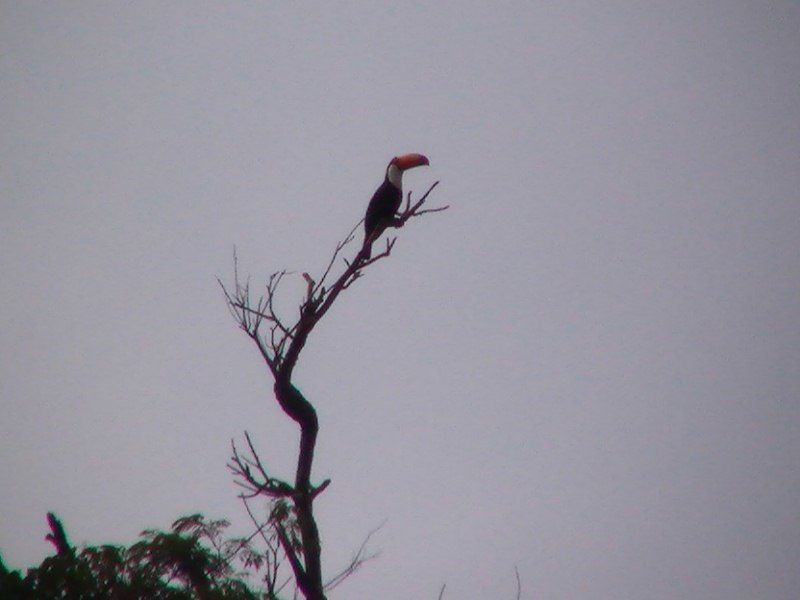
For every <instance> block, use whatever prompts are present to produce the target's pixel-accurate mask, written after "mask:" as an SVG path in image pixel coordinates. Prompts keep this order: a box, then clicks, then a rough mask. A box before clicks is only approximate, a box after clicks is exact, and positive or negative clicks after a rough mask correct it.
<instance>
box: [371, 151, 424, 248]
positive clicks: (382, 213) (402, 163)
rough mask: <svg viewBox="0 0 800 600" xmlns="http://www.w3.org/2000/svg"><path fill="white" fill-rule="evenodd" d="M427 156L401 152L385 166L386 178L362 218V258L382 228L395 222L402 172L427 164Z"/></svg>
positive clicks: (400, 191)
mask: <svg viewBox="0 0 800 600" xmlns="http://www.w3.org/2000/svg"><path fill="white" fill-rule="evenodd" d="M429 164H430V162H428V158H427V157H426V156H423V155H422V154H416V153H414V154H403V155H402V156H395V157H394V158H393V159H392V160H391V161H390V162H389V165H388V166H387V167H386V178H385V179H384V180H383V183H382V184H381V185H380V187H379V188H378V189H377V190H375V193H374V194H373V195H372V200H370V201H369V206H368V207H367V216H366V217H365V218H364V247H365V248H366V252H365V253H364V258H369V257H370V255H371V253H372V242H374V241H375V240H376V239H378V237H379V236H380V235H381V233H383V231H384V229H386V228H387V227H389V226H390V225H394V224H395V223H396V222H397V216H396V215H397V211H398V210H400V205H401V204H402V202H403V172H405V171H407V170H408V169H413V168H414V167H421V166H422V165H429Z"/></svg>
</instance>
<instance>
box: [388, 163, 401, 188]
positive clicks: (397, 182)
mask: <svg viewBox="0 0 800 600" xmlns="http://www.w3.org/2000/svg"><path fill="white" fill-rule="evenodd" d="M386 179H388V180H389V183H391V184H392V185H393V186H394V187H396V188H397V189H398V190H401V189H403V172H402V171H401V170H400V169H398V168H397V165H389V168H388V169H386Z"/></svg>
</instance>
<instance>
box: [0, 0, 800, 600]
mask: <svg viewBox="0 0 800 600" xmlns="http://www.w3.org/2000/svg"><path fill="white" fill-rule="evenodd" d="M0 122H2V127H1V128H0V209H1V210H2V212H1V213H0V215H1V216H2V218H1V219H0V242H1V243H2V252H0V299H2V320H1V321H0V403H1V404H0V408H2V413H1V414H2V419H0V552H1V553H2V556H3V558H4V560H5V561H6V562H7V563H8V564H9V565H10V566H12V567H15V568H27V567H29V566H32V565H34V564H38V562H39V561H41V560H42V559H43V558H44V557H45V556H46V555H48V554H49V553H50V552H51V551H52V548H51V547H50V545H49V544H47V543H46V542H45V541H44V535H45V533H46V532H47V529H46V522H45V513H46V512H47V511H49V510H52V511H55V512H56V513H57V514H58V515H60V517H61V518H62V519H63V520H64V523H65V525H66V527H67V530H68V532H69V533H70V535H71V537H72V540H73V541H74V542H75V543H77V544H82V543H91V544H98V543H108V542H112V543H124V544H130V543H131V542H133V541H134V540H135V538H136V536H137V535H138V533H139V532H140V531H141V530H142V529H144V528H148V527H161V528H165V527H168V526H169V524H170V523H171V522H172V521H173V520H174V519H175V518H177V517H178V516H180V515H183V514H189V513H193V512H202V513H204V514H206V515H207V516H209V517H215V518H219V517H227V518H229V519H230V520H232V521H233V522H234V526H233V530H234V531H235V532H245V531H246V530H247V528H248V520H247V517H246V514H245V513H244V511H243V510H242V507H241V505H240V503H239V501H238V500H237V499H236V494H237V493H238V488H237V487H235V486H234V484H233V483H232V478H231V475H230V474H229V473H228V471H227V470H226V468H225V463H226V461H227V459H228V455H229V443H230V440H231V438H236V439H238V440H241V439H242V432H243V431H244V430H245V429H247V430H249V431H250V432H251V434H252V436H253V438H254V441H255V442H256V444H257V445H258V447H259V449H260V450H261V454H262V457H263V458H264V459H265V460H266V462H267V463H268V464H269V465H270V467H272V468H273V470H274V472H275V473H276V474H277V475H280V476H283V477H285V478H287V479H291V478H292V476H293V467H294V460H295V459H294V457H295V452H296V445H297V432H296V427H295V425H294V424H293V423H292V422H290V421H289V420H288V419H287V418H286V417H285V416H284V415H283V414H282V413H281V412H280V410H279V409H278V407H277V406H276V404H275V402H274V399H273V397H272V394H271V387H272V386H271V381H270V378H269V376H268V373H267V371H266V369H265V367H264V365H263V363H262V362H261V361H260V358H259V355H258V353H257V350H256V348H255V347H254V346H253V345H252V344H251V343H250V341H249V340H248V339H247V338H246V336H244V335H243V334H242V333H241V332H240V331H238V330H237V328H236V326H235V324H234V322H233V321H232V320H231V318H230V316H229V314H228V311H227V310H226V307H225V304H224V301H223V297H222V294H221V292H220V289H219V287H218V285H217V283H216V281H215V277H216V276H220V277H221V278H223V279H224V280H226V281H229V282H230V281H231V279H232V249H233V246H234V245H236V246H237V249H238V255H239V261H240V269H241V270H242V271H243V272H245V273H250V274H252V276H253V282H254V284H255V283H256V282H260V281H265V280H266V278H267V276H268V275H269V273H271V272H273V271H276V270H280V269H288V270H291V271H296V274H295V275H294V276H293V277H292V278H290V279H288V280H287V282H286V285H285V289H284V290H283V291H284V293H285V296H284V297H283V299H282V304H281V306H282V307H283V308H284V310H286V311H287V313H288V314H294V313H293V311H294V310H295V309H294V306H295V304H296V303H297V301H298V300H299V298H300V296H301V294H302V291H303V289H304V283H303V281H302V279H301V277H300V273H302V272H303V271H309V272H311V273H312V274H313V273H320V271H321V269H322V268H323V267H324V266H325V264H326V262H327V260H328V258H329V256H330V253H331V251H332V249H333V248H334V246H335V244H336V242H337V241H338V240H339V239H341V238H342V237H343V236H344V235H345V234H346V233H347V232H348V231H349V230H350V228H351V227H352V226H353V225H354V224H355V223H356V222H357V221H358V220H359V219H360V218H361V217H362V215H363V212H364V210H365V208H366V205H367V202H368V200H369V198H370V196H371V194H372V192H373V190H374V189H375V188H376V187H377V186H378V185H379V184H380V182H381V180H382V178H383V174H384V169H385V167H386V163H387V162H388V161H389V159H390V158H392V156H394V155H396V154H399V153H403V152H422V153H424V154H426V155H427V156H429V157H430V161H431V166H430V167H429V168H424V169H417V170H415V171H412V172H410V173H409V174H408V175H407V176H406V178H405V184H406V187H407V189H408V188H410V189H413V190H414V191H415V192H417V193H418V194H419V193H420V192H422V191H424V190H425V189H426V188H427V186H428V185H430V183H432V182H433V181H436V180H440V181H441V185H440V187H439V188H437V189H436V191H435V192H434V193H433V194H432V197H431V200H430V202H431V206H436V205H441V204H449V205H451V209H450V210H448V211H446V212H444V213H441V214H435V215H429V216H426V217H424V218H422V219H417V220H415V221H414V222H413V223H412V224H411V225H410V226H407V227H406V228H404V229H403V230H402V231H400V232H399V239H398V241H397V244H396V246H395V249H394V252H393V255H392V257H391V258H390V259H389V260H386V261H382V262H380V263H378V264H376V265H375V266H373V267H371V268H370V269H369V270H368V272H367V273H366V274H365V277H364V278H363V279H361V280H359V281H358V283H357V284H356V285H354V286H353V287H352V288H350V289H349V290H347V292H346V294H344V295H343V296H342V297H340V299H339V300H338V302H337V304H336V305H335V307H334V309H333V310H332V311H331V312H330V313H329V314H328V315H327V316H326V317H325V320H324V321H323V322H322V323H321V324H320V326H319V327H318V329H317V330H316V331H315V332H314V335H313V337H312V338H311V340H310V342H309V344H308V346H307V348H306V349H305V351H304V353H303V355H302V357H301V362H300V365H299V367H298V370H297V371H296V382H297V384H298V386H299V387H300V388H301V389H302V390H303V391H304V392H305V394H306V395H307V397H308V398H309V399H310V400H311V401H312V402H313V403H315V405H316V407H317V410H318V412H319V417H320V421H321V433H320V437H319V442H318V446H317V459H316V462H315V465H314V479H315V480H316V481H318V482H319V481H321V480H322V479H324V478H327V477H330V478H332V480H333V483H332V485H331V486H330V487H329V488H328V490H327V491H326V492H325V493H324V494H323V495H322V496H320V497H319V499H318V501H317V504H316V506H317V514H318V519H319V525H320V527H321V531H322V538H323V544H324V554H323V567H324V570H325V572H326V573H328V574H329V575H331V574H333V573H335V572H336V571H338V569H339V568H340V567H342V566H343V565H344V564H346V563H347V561H348V560H349V557H350V555H351V552H352V551H353V549H355V548H356V547H358V545H359V544H360V542H361V540H362V539H363V537H364V535H366V533H367V532H368V531H369V530H371V529H372V528H374V527H375V526H376V525H378V524H380V523H381V522H382V521H383V520H384V519H387V518H388V522H387V523H386V525H385V526H384V527H383V529H382V530H381V531H380V533H379V534H378V535H377V536H376V538H375V539H374V542H373V543H372V546H371V547H372V548H373V549H375V550H380V551H381V556H380V558H379V559H377V560H375V561H373V562H371V563H370V564H369V565H368V566H366V567H365V568H364V570H363V571H361V572H359V573H358V574H357V575H356V576H355V577H353V578H352V579H351V580H349V581H348V582H347V583H346V584H343V585H342V586H341V587H340V588H338V589H337V590H336V591H335V592H334V593H331V595H330V597H331V598H332V599H335V598H347V599H356V600H358V599H367V598H375V597H381V598H398V599H399V598H436V596H437V594H438V591H439V588H440V586H441V584H442V583H445V582H446V583H447V593H446V595H445V598H451V599H456V598H513V597H514V594H515V589H516V583H515V577H514V566H515V565H516V567H517V568H518V569H519V572H520V576H521V579H522V587H523V598H526V599H533V598H537V599H548V600H549V599H566V600H569V599H574V598H592V599H619V598H631V599H638V598H650V599H662V598H663V599H673V598H703V599H717V598H718V599H726V600H729V599H732V598H736V599H738V598H742V599H745V598H759V599H794V598H797V597H798V594H800V569H798V565H800V518H798V513H799V512H800V374H798V367H799V366H800V240H799V239H798V238H799V237H800V198H799V197H798V190H800V3H797V2H769V1H765V2H749V1H734V0H728V1H725V2H722V1H717V2H684V1H677V2H669V3H666V2H661V3H648V2H631V1H626V2H616V1H610V2H558V3H556V2H519V3H513V2H511V3H505V2H504V3H482V2H475V3H471V2H437V3H433V4H431V3H420V4H417V3H397V2H393V3H379V2H347V3H328V2H325V3H296V4H289V3H267V2H259V3H197V2H171V3H162V2H135V3H129V2H110V3H109V2H103V3H92V2H81V3H79V4H74V3H44V2H41V3H36V2H2V3H0Z"/></svg>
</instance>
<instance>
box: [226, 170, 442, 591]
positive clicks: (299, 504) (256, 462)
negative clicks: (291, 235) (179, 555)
mask: <svg viewBox="0 0 800 600" xmlns="http://www.w3.org/2000/svg"><path fill="white" fill-rule="evenodd" d="M438 183H439V182H438V181H437V182H435V183H434V184H433V185H431V187H430V188H429V189H428V191H427V192H425V194H424V195H423V196H422V197H421V198H420V199H419V200H418V201H416V202H415V203H413V204H412V202H411V193H410V192H409V193H408V195H407V197H406V203H405V206H404V208H403V210H402V212H400V213H399V214H398V215H397V216H396V218H395V219H394V221H393V222H392V223H391V224H390V227H393V228H398V227H402V226H403V225H405V224H406V223H407V222H408V221H409V220H410V219H412V218H413V217H418V216H420V215H423V214H426V213H431V212H437V211H441V210H445V209H447V208H448V207H447V206H443V207H440V208H434V209H424V210H423V209H422V206H423V205H424V204H425V201H426V200H427V198H428V195H429V194H430V193H431V192H432V191H433V189H434V188H435V187H436V186H437V185H438ZM360 224H361V223H358V224H357V225H356V226H355V227H354V228H353V229H352V230H351V232H350V233H349V234H348V235H347V237H345V239H344V240H342V241H341V242H339V243H338V244H337V246H336V248H335V250H334V252H333V256H332V257H331V259H330V261H329V262H328V264H327V267H326V268H325V270H324V271H323V273H322V275H321V276H319V277H318V279H316V280H315V279H314V278H312V277H311V275H309V274H308V273H303V277H304V279H305V281H306V284H307V288H306V292H305V294H304V297H303V299H302V301H301V303H300V307H299V315H298V317H297V319H296V321H294V322H293V323H289V322H287V321H286V320H285V319H284V318H283V317H281V316H280V315H279V314H278V313H277V311H276V309H275V298H276V296H277V294H278V290H279V288H280V284H281V282H282V281H283V279H284V277H285V276H286V275H287V271H279V272H276V273H273V274H272V276H271V277H270V278H269V281H268V282H267V284H266V291H265V292H264V294H263V295H261V296H259V297H258V299H257V300H255V301H254V300H253V298H251V293H250V282H249V280H246V281H244V282H243V281H241V280H240V278H239V273H238V264H237V259H236V256H235V254H234V287H233V289H228V288H226V287H225V285H223V283H222V282H221V281H220V285H221V286H222V289H223V292H224V293H225V298H226V299H227V302H228V308H229V309H230V311H231V314H232V315H233V318H234V319H235V320H236V322H237V324H238V325H239V327H240V328H241V329H242V331H244V332H245V333H246V334H247V335H248V336H249V337H250V339H252V340H253V342H254V343H255V345H256V347H257V348H258V350H259V352H260V353H261V357H262V358H263V360H264V362H265V363H266V365H267V367H268V369H269V371H270V373H271V375H272V377H273V380H274V386H273V389H274V392H275V399H276V400H277V401H278V404H279V405H280V407H281V409H282V410H283V412H285V413H286V414H287V415H288V416H289V417H290V418H291V419H293V420H294V421H295V422H296V423H297V424H298V426H299V427H300V446H299V451H298V456H297V469H296V472H295V477H294V482H293V483H289V482H288V481H284V480H281V479H278V478H276V477H275V476H273V475H272V474H271V473H270V472H269V471H268V470H267V468H266V466H265V465H264V463H263V461H262V460H261V459H260V458H259V455H258V453H257V452H256V450H255V448H254V446H253V443H252V441H251V439H250V436H249V435H248V434H247V432H245V440H246V442H247V446H248V448H247V453H246V454H242V453H241V452H240V451H239V450H238V449H237V447H236V444H235V443H233V442H232V443H231V444H232V450H233V454H232V457H231V461H230V463H229V465H228V466H229V468H230V469H231V471H232V472H233V473H234V475H235V477H236V482H237V483H238V484H239V485H240V486H242V487H243V488H244V490H245V491H244V492H243V493H242V497H243V499H245V500H247V499H249V498H254V497H256V496H263V497H266V498H268V499H270V500H271V501H272V506H273V509H272V510H271V514H270V517H269V519H268V522H269V524H270V526H271V527H272V530H273V531H274V534H275V537H276V538H277V540H278V543H279V544H280V547H281V549H282V551H283V553H284V554H285V556H286V560H287V562H288V563H289V565H290V566H291V569H292V573H293V575H294V581H295V583H296V586H297V588H298V589H299V590H300V592H301V593H302V594H303V596H305V598H306V599H307V600H325V589H326V588H330V587H333V586H335V585H337V584H338V583H340V582H341V581H342V580H343V579H344V578H345V577H347V576H348V575H349V574H351V573H353V572H354V571H355V570H356V569H357V568H358V567H359V566H360V565H361V564H362V563H363V562H364V560H367V559H368V558H369V557H368V556H366V555H365V554H364V548H365V544H362V546H361V549H360V550H359V551H358V553H357V554H356V556H355V558H354V559H353V562H352V563H351V564H350V565H348V567H346V568H345V569H344V570H343V571H342V572H341V573H340V574H339V575H336V576H335V577H333V578H332V579H331V580H330V581H329V582H328V584H327V585H326V584H325V583H324V582H323V577H322V566H321V557H320V538H319V530H318V528H317V523H316V520H315V519H314V510H313V509H314V500H315V499H316V497H317V496H318V495H319V494H320V493H321V492H322V491H323V490H325V488H326V487H327V486H328V485H329V484H330V479H326V480H324V481H323V482H322V483H321V484H319V485H313V484H312V483H311V467H312V464H313V461H314V448H315V445H316V440H317V432H318V431H319V423H318V420H317V413H316V410H315V409H314V406H313V405H312V404H311V403H310V402H309V401H308V400H307V399H306V398H305V396H303V394H302V393H301V392H300V390H298V389H297V387H295V385H294V384H293V382H292V374H293V372H294V368H295V366H296V365H297V361H298V359H299V357H300V353H301V352H302V350H303V348H304V347H305V345H306V343H307V341H308V336H309V335H310V334H311V332H312V331H313V330H314V327H315V326H316V325H317V323H319V321H320V320H321V319H322V318H323V317H324V316H325V314H326V313H327V312H328V310H330V308H331V306H332V305H333V303H334V302H335V301H336V298H338V296H339V294H341V293H342V292H343V291H344V290H346V289H347V288H348V287H350V286H351V285H352V284H353V283H354V282H355V281H356V280H357V279H358V278H359V277H361V276H362V274H363V271H364V269H366V268H367V267H369V266H370V265H372V264H374V263H376V262H378V261H379V260H381V259H384V258H387V257H388V256H389V255H390V254H391V252H392V249H393V247H394V243H395V241H396V238H392V239H387V241H386V246H385V247H384V249H383V251H382V252H380V253H378V254H376V255H374V256H371V257H370V256H369V254H370V252H369V246H370V245H371V244H372V242H374V241H375V240H374V239H372V238H374V237H376V236H375V235H373V236H372V238H370V239H368V240H365V243H364V244H363V245H362V247H361V249H360V250H359V251H358V252H357V254H356V256H355V257H354V258H353V259H352V260H350V261H348V260H347V259H342V260H343V263H344V265H343V269H344V270H343V271H342V273H341V274H340V275H339V276H338V277H337V278H336V279H335V280H334V281H332V282H331V283H330V284H328V283H327V282H328V281H329V280H330V278H331V277H332V276H333V275H332V272H333V271H334V269H335V267H337V265H338V264H339V258H340V257H341V255H342V253H343V251H344V249H345V248H346V247H347V245H348V244H350V243H351V242H352V241H353V240H354V239H355V235H356V231H357V230H358V228H359V225H360ZM377 233H380V232H377ZM251 516H252V513H251ZM254 520H255V519H254ZM256 525H257V526H259V523H258V522H257V521H256ZM369 535H372V533H370V534H369ZM367 539H369V536H367ZM365 543H366V540H365ZM276 582H277V580H276V578H275V577H274V576H273V578H272V585H273V586H275V585H276ZM273 589H274V588H273Z"/></svg>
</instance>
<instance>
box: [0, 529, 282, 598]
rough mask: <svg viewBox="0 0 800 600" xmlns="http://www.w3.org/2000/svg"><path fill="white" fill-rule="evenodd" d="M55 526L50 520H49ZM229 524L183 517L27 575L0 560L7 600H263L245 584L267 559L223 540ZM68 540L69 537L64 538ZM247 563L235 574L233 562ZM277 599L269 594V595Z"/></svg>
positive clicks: (66, 555)
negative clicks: (131, 541)
mask: <svg viewBox="0 0 800 600" xmlns="http://www.w3.org/2000/svg"><path fill="white" fill-rule="evenodd" d="M51 525H52V523H51ZM228 525H229V523H228V522H227V521H223V520H217V521H207V520H206V519H205V518H204V517H203V516H202V515H191V516H187V517H182V518H180V519H178V520H177V521H175V523H173V524H172V528H171V531H157V530H147V531H143V532H142V534H141V536H140V537H141V540H140V541H138V542H136V543H135V544H133V545H132V546H131V547H130V548H125V547H123V546H88V547H86V548H84V549H83V550H81V551H80V552H76V551H75V549H74V548H61V549H59V553H58V554H56V555H55V556H50V557H47V558H46V559H44V561H42V563H41V564H40V565H39V566H37V567H33V568H31V569H29V570H28V573H27V575H26V576H25V577H22V576H21V575H20V573H19V572H18V571H10V570H9V569H8V568H7V567H6V566H5V565H4V564H3V562H2V560H0V598H2V600H54V599H58V598H63V599H65V600H72V599H80V600H109V599H110V600H145V599H153V600H193V599H197V600H257V599H258V598H263V597H265V596H264V595H263V594H262V593H258V592H256V591H254V590H252V589H251V588H250V586H249V584H248V583H247V578H248V576H249V575H250V574H251V573H250V572H249V571H248V569H252V571H254V572H257V571H258V570H259V568H260V566H261V565H263V564H265V563H266V562H268V560H269V559H268V557H267V556H266V555H263V554H260V553H259V552H258V551H257V550H255V549H254V548H253V547H251V545H250V543H249V540H246V539H228V540H224V539H223V537H222V536H223V533H224V531H225V529H226V528H227V527H228ZM63 537H64V539H66V536H63ZM237 564H241V565H242V567H243V570H242V571H239V572H237V571H236V569H235V565H237ZM270 596H271V594H267V595H266V597H267V598H269V597H270Z"/></svg>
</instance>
